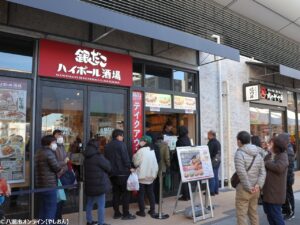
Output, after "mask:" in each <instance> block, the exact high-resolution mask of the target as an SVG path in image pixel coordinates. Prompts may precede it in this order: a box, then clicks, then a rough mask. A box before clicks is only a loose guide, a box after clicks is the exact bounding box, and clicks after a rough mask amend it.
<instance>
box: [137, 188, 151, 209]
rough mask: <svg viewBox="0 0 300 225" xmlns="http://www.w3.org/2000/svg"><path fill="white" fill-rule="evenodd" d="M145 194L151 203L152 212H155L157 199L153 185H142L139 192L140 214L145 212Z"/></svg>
mask: <svg viewBox="0 0 300 225" xmlns="http://www.w3.org/2000/svg"><path fill="white" fill-rule="evenodd" d="M145 194H146V195H147V198H148V200H149V203H150V212H151V213H154V212H155V197H154V192H153V183H152V184H141V183H140V190H139V198H138V203H139V209H140V212H145Z"/></svg>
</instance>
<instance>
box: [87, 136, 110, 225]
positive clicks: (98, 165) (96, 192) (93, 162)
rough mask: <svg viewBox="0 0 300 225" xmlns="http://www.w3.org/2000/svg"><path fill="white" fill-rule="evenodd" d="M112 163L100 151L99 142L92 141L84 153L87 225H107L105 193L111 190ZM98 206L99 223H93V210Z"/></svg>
mask: <svg viewBox="0 0 300 225" xmlns="http://www.w3.org/2000/svg"><path fill="white" fill-rule="evenodd" d="M110 171H111V166H110V163H109V161H108V160H107V159H105V158H104V156H103V155H102V154H101V153H100V151H99V141H97V140H95V139H91V140H90V141H89V143H88V145H87V147H86V149H85V151H84V174H85V178H84V186H85V194H86V220H87V225H92V224H103V225H104V224H105V223H104V220H105V219H104V218H105V193H107V192H109V191H110V189H111V184H110V180H109V178H108V173H110ZM95 203H96V204H97V205H98V223H97V222H94V221H93V217H92V210H93V206H94V204H95Z"/></svg>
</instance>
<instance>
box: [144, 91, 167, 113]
mask: <svg viewBox="0 0 300 225" xmlns="http://www.w3.org/2000/svg"><path fill="white" fill-rule="evenodd" d="M145 105H146V107H151V108H167V109H171V108H172V101H171V95H166V94H156V93H149V92H146V96H145Z"/></svg>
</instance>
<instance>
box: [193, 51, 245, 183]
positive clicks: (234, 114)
mask: <svg viewBox="0 0 300 225" xmlns="http://www.w3.org/2000/svg"><path fill="white" fill-rule="evenodd" d="M201 57H204V56H203V55H202V56H201ZM209 60H213V57H212V56H209ZM247 60H249V59H248V58H246V57H241V61H240V62H234V61H231V60H227V59H225V60H221V61H219V63H220V65H221V74H222V75H221V76H222V94H223V96H222V97H221V95H220V94H219V91H218V90H219V88H218V76H219V71H218V63H217V62H214V63H210V64H207V65H204V66H201V67H200V70H199V71H200V108H201V113H200V116H201V141H202V144H205V143H207V141H208V140H207V137H206V136H207V132H208V131H209V130H211V129H213V130H215V131H216V132H217V138H218V139H219V138H220V113H219V112H220V110H219V98H220V97H221V98H222V105H223V107H222V109H223V140H224V141H223V150H224V171H225V178H226V177H228V176H231V174H232V173H233V172H234V162H233V157H234V153H235V151H236V149H237V144H236V135H237V133H238V132H239V131H241V130H246V131H250V112H249V103H247V102H243V84H244V83H247V82H249V66H247V64H246V63H245V62H246V61H247ZM226 83H227V84H226ZM226 85H228V92H226ZM228 110H229V111H228ZM227 112H229V114H228V113H227Z"/></svg>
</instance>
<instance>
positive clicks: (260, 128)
mask: <svg viewBox="0 0 300 225" xmlns="http://www.w3.org/2000/svg"><path fill="white" fill-rule="evenodd" d="M269 113H270V112H269V109H261V108H256V107H250V126H251V135H257V136H259V137H260V139H261V141H266V142H267V141H269V138H270V137H271V135H270V132H271V131H270V128H269V123H270V119H269Z"/></svg>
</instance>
